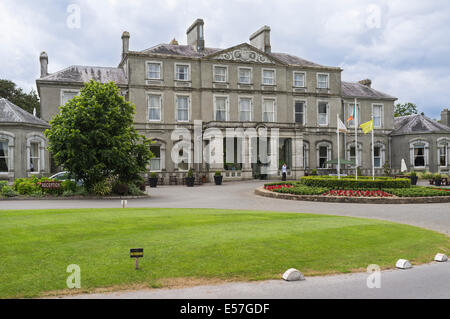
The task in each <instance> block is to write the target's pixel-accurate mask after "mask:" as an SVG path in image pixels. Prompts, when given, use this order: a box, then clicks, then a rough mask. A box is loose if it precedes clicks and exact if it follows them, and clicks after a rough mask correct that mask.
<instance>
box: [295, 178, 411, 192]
mask: <svg viewBox="0 0 450 319" xmlns="http://www.w3.org/2000/svg"><path fill="white" fill-rule="evenodd" d="M300 183H301V184H303V185H306V186H312V187H328V188H330V189H337V190H339V189H348V188H352V189H367V188H372V189H383V188H408V187H411V180H410V179H408V178H390V177H376V178H375V180H372V177H367V176H360V177H358V179H355V177H353V176H346V177H341V179H338V177H336V176H304V177H302V178H301V179H300Z"/></svg>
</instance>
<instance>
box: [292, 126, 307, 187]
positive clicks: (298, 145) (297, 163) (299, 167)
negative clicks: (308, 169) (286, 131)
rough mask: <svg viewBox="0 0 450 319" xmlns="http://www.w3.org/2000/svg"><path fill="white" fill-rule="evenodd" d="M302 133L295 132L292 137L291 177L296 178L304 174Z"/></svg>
mask: <svg viewBox="0 0 450 319" xmlns="http://www.w3.org/2000/svg"><path fill="white" fill-rule="evenodd" d="M303 162H304V161H303V134H298V133H297V132H296V133H295V136H294V137H293V139H292V177H293V178H295V179H298V178H299V177H301V176H303V175H304V171H305V168H304V167H303Z"/></svg>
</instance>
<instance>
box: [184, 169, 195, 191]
mask: <svg viewBox="0 0 450 319" xmlns="http://www.w3.org/2000/svg"><path fill="white" fill-rule="evenodd" d="M194 182H195V177H194V172H193V171H192V168H190V169H189V171H188V173H187V176H186V185H187V186H188V187H193V186H194Z"/></svg>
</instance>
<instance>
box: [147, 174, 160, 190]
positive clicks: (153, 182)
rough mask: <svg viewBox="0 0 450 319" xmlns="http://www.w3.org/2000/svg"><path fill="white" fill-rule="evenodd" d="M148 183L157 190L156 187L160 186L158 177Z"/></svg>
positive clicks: (150, 179) (152, 178) (151, 178)
mask: <svg viewBox="0 0 450 319" xmlns="http://www.w3.org/2000/svg"><path fill="white" fill-rule="evenodd" d="M148 183H149V184H150V187H152V188H156V186H157V185H158V177H150V178H149V179H148Z"/></svg>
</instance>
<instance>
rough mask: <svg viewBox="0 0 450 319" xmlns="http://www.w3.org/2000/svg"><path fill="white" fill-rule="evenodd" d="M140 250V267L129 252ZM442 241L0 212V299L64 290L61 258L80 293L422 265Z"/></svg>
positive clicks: (369, 232)
mask: <svg viewBox="0 0 450 319" xmlns="http://www.w3.org/2000/svg"><path fill="white" fill-rule="evenodd" d="M139 247H143V248H144V249H145V257H144V258H143V259H142V260H141V261H140V266H141V270H138V271H136V270H134V261H133V260H132V259H130V258H129V249H130V248H139ZM449 250H450V240H449V237H447V236H445V235H443V234H439V233H436V232H433V231H428V230H424V229H420V228H417V227H412V226H407V225H400V224H395V223H390V222H384V221H376V220H367V219H358V218H349V217H338V216H326V215H311V214H294V213H273V212H258V211H231V210H212V209H147V208H146V209H78V210H27V211H1V212H0V297H1V298H11V297H36V296H39V295H42V293H44V292H48V291H59V290H64V289H66V288H67V287H66V279H67V276H68V275H69V274H68V273H66V268H67V266H68V265H69V264H77V265H79V266H80V267H81V286H82V289H83V290H84V291H89V290H91V289H94V288H98V287H111V286H129V285H134V284H144V285H148V286H161V282H163V281H164V280H165V279H169V278H170V279H173V278H206V279H208V278H211V279H223V280H229V279H233V280H259V279H269V278H279V276H280V274H282V273H283V272H284V271H285V270H286V269H288V268H291V267H295V268H298V269H300V270H301V271H303V272H304V273H305V274H306V275H308V274H328V273H336V272H350V271H353V270H357V269H364V268H366V267H367V266H368V265H369V264H378V265H380V266H381V267H392V266H393V265H394V264H395V262H396V260H397V259H398V258H407V259H410V260H411V261H413V262H416V263H421V262H429V261H431V260H432V257H433V256H434V254H436V253H437V252H448V251H449Z"/></svg>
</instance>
